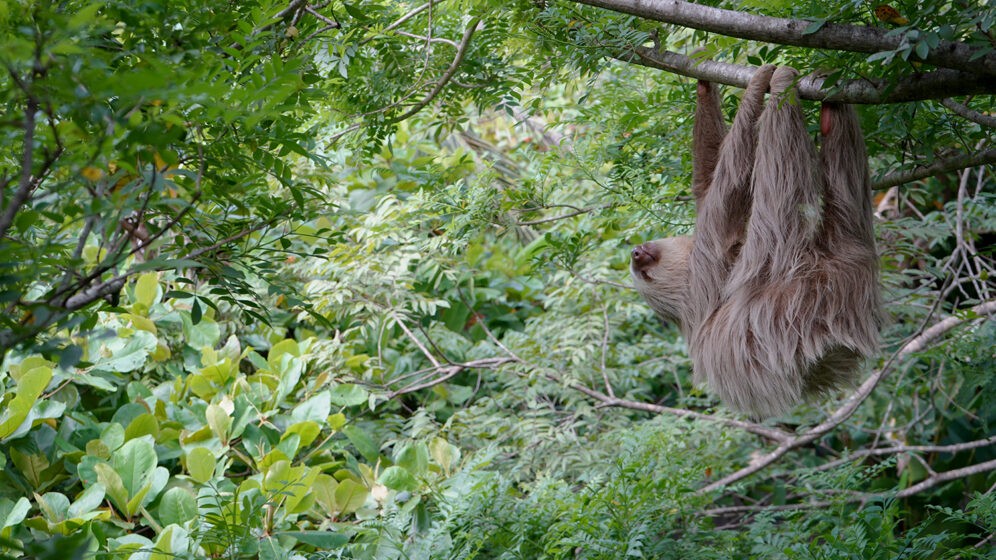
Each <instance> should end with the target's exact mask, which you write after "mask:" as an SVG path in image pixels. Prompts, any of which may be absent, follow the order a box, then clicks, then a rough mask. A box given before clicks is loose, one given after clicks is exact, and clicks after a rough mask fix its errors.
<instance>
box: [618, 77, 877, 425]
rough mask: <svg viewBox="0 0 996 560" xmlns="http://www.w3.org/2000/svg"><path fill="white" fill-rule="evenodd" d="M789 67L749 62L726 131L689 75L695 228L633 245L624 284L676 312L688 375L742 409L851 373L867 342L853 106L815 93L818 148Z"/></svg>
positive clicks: (868, 250)
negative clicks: (693, 91)
mask: <svg viewBox="0 0 996 560" xmlns="http://www.w3.org/2000/svg"><path fill="white" fill-rule="evenodd" d="M795 77H796V72H795V71H794V70H793V69H791V68H785V67H782V68H778V69H777V70H775V69H774V68H773V67H771V66H765V67H762V68H760V69H759V70H758V71H757V72H756V73H755V74H754V76H753V78H752V79H751V82H750V84H749V85H748V87H747V90H746V92H745V93H744V97H743V100H742V101H741V105H740V109H739V110H738V112H737V116H736V118H735V120H734V122H733V126H732V128H731V129H730V131H729V133H726V131H725V125H724V123H723V119H722V114H721V111H720V107H719V96H718V94H717V91H716V87H715V86H713V85H712V84H709V83H706V82H700V83H699V94H698V106H697V108H696V115H695V130H694V138H693V143H694V156H695V164H694V166H695V168H694V177H693V183H694V184H693V191H694V194H695V199H696V206H697V210H698V217H697V218H696V222H695V234H694V236H691V237H672V238H667V239H659V240H656V241H650V242H648V243H645V244H643V245H641V246H639V247H637V248H635V249H634V250H633V255H632V257H633V260H632V267H631V268H632V274H633V281H634V284H635V285H636V288H637V290H639V292H640V293H641V295H643V297H644V298H645V299H646V300H647V302H648V303H649V304H650V306H651V307H652V308H653V309H654V311H656V312H657V313H658V314H659V315H660V316H661V317H663V318H665V319H667V320H672V321H677V322H678V323H679V324H680V326H681V329H682V331H683V333H684V335H685V337H686V339H687V340H688V344H689V352H690V354H691V357H692V361H693V370H694V374H695V380H696V382H697V383H702V382H705V383H706V384H707V385H708V386H709V387H710V388H711V390H712V391H713V392H715V393H716V394H717V395H718V396H719V397H720V398H721V399H722V400H723V401H724V402H725V403H726V404H727V405H729V406H730V407H731V408H733V409H736V410H738V411H742V412H745V413H747V414H749V415H751V416H754V417H765V416H770V415H774V414H779V413H782V412H785V411H786V410H788V409H789V408H790V407H792V406H793V405H795V404H797V403H798V402H800V401H801V400H803V399H804V398H806V397H809V396H812V395H817V394H822V393H826V392H827V391H830V390H831V389H834V388H837V387H840V386H844V385H847V384H850V383H852V382H853V381H854V379H855V377H856V374H857V371H858V368H859V366H860V364H861V362H862V361H863V360H864V358H865V357H867V356H870V355H872V354H874V353H875V351H876V350H877V346H878V326H879V323H880V312H879V306H880V302H879V292H878V258H877V256H876V253H875V241H874V232H873V227H872V209H871V199H870V196H871V193H870V187H869V178H868V163H867V156H866V153H865V145H864V140H863V139H862V135H861V130H860V128H859V126H858V122H857V117H856V115H855V113H854V109H853V108H852V107H850V106H847V105H831V104H824V105H823V108H822V115H821V128H822V132H823V140H822V142H821V144H822V149H821V151H820V153H819V154H817V152H816V148H815V146H814V144H813V142H812V140H810V138H809V136H808V135H807V133H806V128H805V125H804V123H803V117H802V111H801V110H800V108H799V106H798V99H797V97H796V95H795V89H794V87H793V85H792V84H793V81H794V79H795ZM769 83H770V88H771V98H770V99H769V100H768V102H767V105H765V104H764V93H765V91H766V90H767V89H768V87H769Z"/></svg>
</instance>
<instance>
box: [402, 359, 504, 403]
mask: <svg viewBox="0 0 996 560" xmlns="http://www.w3.org/2000/svg"><path fill="white" fill-rule="evenodd" d="M512 362H518V360H517V359H516V358H484V359H482V360H474V361H472V362H466V363H462V364H452V365H448V366H442V367H436V368H432V369H433V370H434V371H435V372H437V373H439V374H440V375H439V376H438V377H434V378H432V379H430V380H429V381H425V382H421V383H413V384H411V385H408V386H406V387H402V388H401V389H398V390H396V391H391V392H390V393H387V394H386V395H384V397H385V398H386V399H388V400H391V399H393V398H395V397H398V396H400V395H405V394H408V393H414V392H416V391H421V390H422V389H428V388H429V387H434V386H436V385H439V384H440V383H444V382H446V381H449V380H450V379H452V378H453V377H455V376H456V375H457V374H459V373H460V372H463V371H466V370H468V369H497V368H498V367H500V366H503V365H505V364H508V363H512Z"/></svg>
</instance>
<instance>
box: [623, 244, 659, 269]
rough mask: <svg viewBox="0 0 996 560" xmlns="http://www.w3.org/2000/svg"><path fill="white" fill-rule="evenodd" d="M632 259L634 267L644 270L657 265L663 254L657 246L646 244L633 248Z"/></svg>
mask: <svg viewBox="0 0 996 560" xmlns="http://www.w3.org/2000/svg"><path fill="white" fill-rule="evenodd" d="M630 257H631V258H632V260H633V267H634V268H636V269H637V270H642V269H644V268H648V267H651V266H653V265H654V264H656V263H657V261H658V260H660V258H661V252H660V249H658V248H657V247H656V246H655V245H653V244H651V243H644V244H643V245H637V246H636V247H633V251H632V252H631V253H630Z"/></svg>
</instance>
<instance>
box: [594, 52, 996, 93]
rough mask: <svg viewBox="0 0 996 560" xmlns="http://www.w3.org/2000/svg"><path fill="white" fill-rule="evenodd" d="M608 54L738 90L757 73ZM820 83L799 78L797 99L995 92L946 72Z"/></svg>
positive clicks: (686, 60)
mask: <svg viewBox="0 0 996 560" xmlns="http://www.w3.org/2000/svg"><path fill="white" fill-rule="evenodd" d="M610 48H611V47H610ZM612 56H613V57H615V58H617V59H619V60H622V61H625V62H631V63H634V64H639V65H641V66H647V67H649V68H657V69H658V70H665V71H667V72H671V73H673V74H679V75H682V76H688V77H690V78H696V79H699V80H707V81H710V82H715V83H719V84H726V85H729V86H736V87H741V88H742V87H746V86H747V82H749V81H750V77H751V76H753V75H754V71H755V70H756V69H755V68H754V67H751V66H744V65H742V64H731V63H729V62H717V61H714V60H698V59H695V58H692V57H689V56H685V55H683V54H678V53H676V52H672V51H664V50H662V51H658V50H655V49H654V48H652V47H646V46H640V45H637V46H633V47H631V48H629V49H628V50H623V49H621V48H619V49H617V52H613V53H612ZM823 82H824V79H823V78H822V77H819V76H813V75H810V76H805V77H803V78H802V79H800V80H799V83H798V84H797V85H798V89H799V97H800V98H802V99H808V100H811V101H832V102H836V103H852V104H884V103H904V102H907V101H917V100H923V99H940V98H944V97H950V96H952V95H973V94H979V93H993V92H996V77H993V76H980V75H978V74H971V73H968V72H961V71H958V70H949V69H943V70H935V71H933V72H928V73H926V74H918V75H914V76H909V77H906V78H903V79H901V80H898V81H888V80H868V79H861V80H851V81H846V82H840V83H837V84H834V86H833V87H832V88H827V89H824V88H823Z"/></svg>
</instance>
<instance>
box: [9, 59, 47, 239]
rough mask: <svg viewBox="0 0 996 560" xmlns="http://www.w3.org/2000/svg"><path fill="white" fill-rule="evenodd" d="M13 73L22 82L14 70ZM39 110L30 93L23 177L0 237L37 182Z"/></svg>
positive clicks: (12, 198) (25, 117)
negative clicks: (34, 172) (36, 119)
mask: <svg viewBox="0 0 996 560" xmlns="http://www.w3.org/2000/svg"><path fill="white" fill-rule="evenodd" d="M11 75H12V76H14V78H15V80H16V81H18V82H20V80H17V76H16V74H14V73H13V71H12V72H11ZM37 112H38V100H37V99H35V97H34V96H33V95H31V94H30V93H29V94H28V99H27V103H26V105H25V108H24V153H23V154H22V156H21V179H20V181H19V182H18V185H17V190H16V191H14V196H13V197H11V199H10V202H9V203H8V205H7V207H6V208H4V209H3V214H2V215H0V238H2V237H4V236H6V235H7V230H8V229H10V226H11V224H13V223H14V216H16V215H17V211H18V210H20V209H21V206H22V205H24V203H25V202H26V201H27V200H28V196H29V195H30V194H31V191H32V190H33V189H34V187H35V185H36V184H37V181H36V179H35V177H33V176H32V168H33V167H34V153H35V114H36V113H37Z"/></svg>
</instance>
